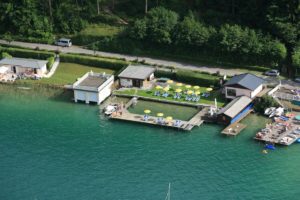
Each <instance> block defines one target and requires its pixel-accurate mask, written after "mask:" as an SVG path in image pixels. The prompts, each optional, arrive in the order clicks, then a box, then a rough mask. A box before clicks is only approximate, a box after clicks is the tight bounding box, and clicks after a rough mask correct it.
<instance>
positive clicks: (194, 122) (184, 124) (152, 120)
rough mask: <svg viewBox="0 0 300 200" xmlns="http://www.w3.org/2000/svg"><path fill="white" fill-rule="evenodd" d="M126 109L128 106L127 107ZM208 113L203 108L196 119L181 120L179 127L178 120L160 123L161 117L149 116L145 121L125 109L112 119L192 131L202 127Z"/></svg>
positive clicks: (206, 109) (116, 113) (142, 116)
mask: <svg viewBox="0 0 300 200" xmlns="http://www.w3.org/2000/svg"><path fill="white" fill-rule="evenodd" d="M125 107H126V106H125ZM207 111H208V108H203V109H202V110H200V111H199V112H198V113H197V114H196V115H194V117H192V118H191V119H190V120H189V121H183V120H179V121H180V123H179V125H176V123H175V121H176V120H171V121H167V120H162V121H163V122H159V121H160V120H159V117H152V116H149V119H148V120H145V119H144V115H139V114H133V113H130V112H128V110H127V109H123V110H122V112H115V113H113V114H112V115H111V116H110V118H111V119H118V120H124V121H131V122H137V123H142V124H150V125H156V126H163V127H169V128H176V129H179V130H183V131H190V130H192V129H193V128H194V127H195V126H200V125H201V124H202V123H203V122H204V120H203V119H202V117H203V116H204V115H206V113H207Z"/></svg>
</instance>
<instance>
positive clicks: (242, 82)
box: [223, 73, 264, 99]
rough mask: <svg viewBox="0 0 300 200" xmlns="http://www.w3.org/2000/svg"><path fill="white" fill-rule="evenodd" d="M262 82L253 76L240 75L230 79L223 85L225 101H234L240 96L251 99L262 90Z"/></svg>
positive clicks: (247, 74)
mask: <svg viewBox="0 0 300 200" xmlns="http://www.w3.org/2000/svg"><path fill="white" fill-rule="evenodd" d="M263 83H264V80H263V79H262V78H260V77H257V76H255V75H254V74H249V73H246V74H240V75H236V76H234V77H232V78H231V79H230V80H229V81H227V82H226V83H225V84H224V90H223V92H224V93H225V97H226V99H235V98H236V97H240V96H247V97H249V98H251V99H253V98H254V97H255V96H256V95H257V94H258V93H260V92H261V91H262V90H263Z"/></svg>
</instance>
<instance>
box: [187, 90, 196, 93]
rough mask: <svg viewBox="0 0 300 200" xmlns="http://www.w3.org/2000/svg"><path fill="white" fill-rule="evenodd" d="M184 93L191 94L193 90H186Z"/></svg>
mask: <svg viewBox="0 0 300 200" xmlns="http://www.w3.org/2000/svg"><path fill="white" fill-rule="evenodd" d="M186 93H187V94H193V93H194V92H193V91H192V90H188V91H187V92H186Z"/></svg>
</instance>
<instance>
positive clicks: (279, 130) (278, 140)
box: [254, 120, 300, 146]
mask: <svg viewBox="0 0 300 200" xmlns="http://www.w3.org/2000/svg"><path fill="white" fill-rule="evenodd" d="M287 123H290V124H291V126H286V125H285V124H283V123H278V122H275V123H272V124H267V125H266V128H265V129H262V131H259V132H258V133H257V134H256V136H255V137H254V139H255V140H259V141H263V142H266V143H272V144H280V145H284V146H289V145H291V144H293V143H294V142H295V141H296V140H297V139H299V138H300V135H299V134H295V133H294V131H295V130H299V128H300V126H299V125H296V124H293V123H292V120H289V121H288V122H287Z"/></svg>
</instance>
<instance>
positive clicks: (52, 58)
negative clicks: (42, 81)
mask: <svg viewBox="0 0 300 200" xmlns="http://www.w3.org/2000/svg"><path fill="white" fill-rule="evenodd" d="M54 61H55V59H54V56H52V57H50V58H48V63H47V69H48V70H50V69H51V68H52V65H53V63H54Z"/></svg>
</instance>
